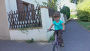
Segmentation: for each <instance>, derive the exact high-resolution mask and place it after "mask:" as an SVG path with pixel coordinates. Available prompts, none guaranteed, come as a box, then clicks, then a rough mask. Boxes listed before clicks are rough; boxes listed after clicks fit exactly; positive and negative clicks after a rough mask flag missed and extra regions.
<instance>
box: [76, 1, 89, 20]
mask: <svg viewBox="0 0 90 51" xmlns="http://www.w3.org/2000/svg"><path fill="white" fill-rule="evenodd" d="M77 16H78V18H79V19H80V20H81V21H90V0H85V1H83V2H82V3H80V4H78V6H77Z"/></svg>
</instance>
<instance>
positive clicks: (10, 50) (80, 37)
mask: <svg viewBox="0 0 90 51" xmlns="http://www.w3.org/2000/svg"><path fill="white" fill-rule="evenodd" d="M63 38H64V44H65V47H64V48H61V49H60V51H90V32H88V31H87V30H85V29H84V28H82V27H81V26H80V25H79V24H77V22H75V21H70V22H68V23H67V25H66V32H64V34H63ZM0 51H52V45H51V43H32V44H28V43H25V42H16V41H3V40H1V41H0Z"/></svg>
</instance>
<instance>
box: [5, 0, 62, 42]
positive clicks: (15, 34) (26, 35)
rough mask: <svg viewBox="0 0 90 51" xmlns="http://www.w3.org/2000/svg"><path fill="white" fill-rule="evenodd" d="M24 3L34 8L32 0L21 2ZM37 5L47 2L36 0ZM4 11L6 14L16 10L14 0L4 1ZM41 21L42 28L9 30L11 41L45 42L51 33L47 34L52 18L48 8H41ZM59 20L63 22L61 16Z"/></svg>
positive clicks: (45, 0)
mask: <svg viewBox="0 0 90 51" xmlns="http://www.w3.org/2000/svg"><path fill="white" fill-rule="evenodd" d="M23 1H24V2H28V3H31V4H34V5H35V6H36V2H35V1H34V0H23ZM37 2H39V4H42V2H47V0H37ZM6 7H7V8H6V9H7V12H9V11H10V10H13V11H14V10H16V9H17V5H16V0H6ZM41 19H42V28H40V29H33V30H30V29H28V30H26V31H21V30H9V31H10V37H11V40H30V39H32V38H33V39H34V40H35V41H47V40H48V39H49V38H50V36H51V35H53V32H47V29H48V28H49V26H50V25H51V24H52V18H50V17H49V13H48V8H41ZM61 20H63V16H61Z"/></svg>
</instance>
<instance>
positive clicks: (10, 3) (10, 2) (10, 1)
mask: <svg viewBox="0 0 90 51" xmlns="http://www.w3.org/2000/svg"><path fill="white" fill-rule="evenodd" d="M5 3H6V12H7V13H8V12H10V11H11V10H12V11H16V10H17V3H16V0H5Z"/></svg>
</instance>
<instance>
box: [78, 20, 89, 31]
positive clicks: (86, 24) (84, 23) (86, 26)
mask: <svg viewBox="0 0 90 51" xmlns="http://www.w3.org/2000/svg"><path fill="white" fill-rule="evenodd" d="M77 22H78V23H79V24H80V25H82V26H83V27H85V28H86V29H88V30H89V31H90V22H84V21H80V20H77Z"/></svg>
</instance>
